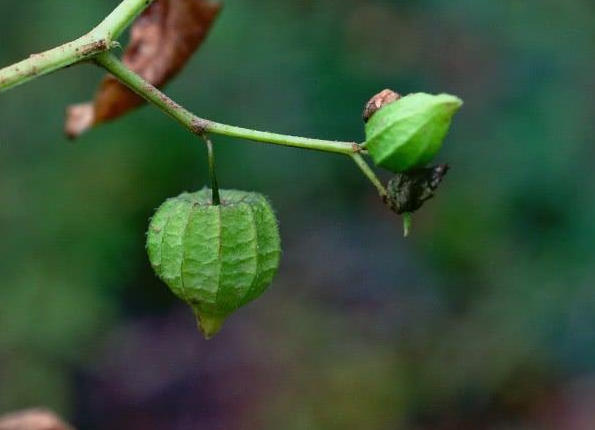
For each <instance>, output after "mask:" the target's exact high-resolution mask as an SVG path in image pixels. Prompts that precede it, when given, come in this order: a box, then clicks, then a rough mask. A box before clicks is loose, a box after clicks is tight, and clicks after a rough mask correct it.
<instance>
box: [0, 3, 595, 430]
mask: <svg viewBox="0 0 595 430" xmlns="http://www.w3.org/2000/svg"><path fill="white" fill-rule="evenodd" d="M116 3H117V2H116V0H109V1H108V0H102V1H100V0H88V1H78V2H73V1H71V0H36V1H20V2H13V1H8V0H0V65H8V64H10V63H11V62H14V61H17V60H19V59H21V57H24V56H26V55H28V54H29V53H31V52H36V51H39V50H43V49H46V48H49V47H51V46H54V45H56V44H59V43H62V42H64V41H66V40H68V39H71V38H74V37H76V36H78V35H79V34H82V33H83V32H85V31H86V30H88V29H89V28H90V27H91V26H92V25H94V24H95V23H96V22H98V21H99V19H100V18H101V17H102V16H104V15H105V14H107V13H108V12H109V11H110V10H111V8H112V7H113V6H115V4H116ZM594 18H595V3H593V2H592V0H541V1H521V0H499V1H490V0H461V1H439V0H433V1H432V0H417V1H413V0H409V1H388V0H386V1H382V0H372V1H356V0H317V1H314V0H300V1H296V0H294V1H290V0H258V1H257V0H237V1H232V0H229V1H227V3H226V10H225V12H224V13H223V15H222V16H221V18H220V20H219V21H218V22H217V24H216V26H215V28H214V31H213V32H212V34H211V36H210V38H209V40H208V42H207V43H206V44H205V45H204V47H203V48H202V50H201V51H200V53H199V55H197V56H196V57H195V58H194V59H193V61H192V62H191V64H190V65H189V67H187V68H186V69H185V70H184V72H183V74H182V75H181V76H179V78H178V79H177V80H176V82H175V83H173V84H172V85H170V87H169V88H168V93H169V94H171V95H172V96H173V97H174V98H175V99H177V100H178V101H180V102H181V103H183V104H184V105H186V106H188V107H189V108H190V109H191V110H193V111H195V112H197V113H200V114H202V115H204V116H206V117H208V118H212V119H216V120H219V121H223V122H228V123H233V124H237V125H243V126H249V127H254V128H261V129H267V130H271V131H279V132H287V133H293V134H302V135H308V136H320V137H328V138H334V139H345V140H361V139H362V138H363V127H362V124H361V120H360V114H361V109H362V106H363V104H364V102H365V101H366V100H367V99H368V98H369V97H370V96H371V95H372V94H374V93H375V92H377V91H378V90H380V89H382V88H384V87H392V88H394V89H397V90H399V91H400V92H402V93H408V92H416V91H427V92H442V91H447V92H451V93H454V94H457V95H459V96H461V97H462V98H463V99H464V100H465V102H466V104H465V106H464V109H463V110H462V111H461V113H460V114H459V115H458V116H457V117H456V120H455V123H454V127H453V129H452V132H451V134H450V135H449V138H448V140H447V142H446V144H445V147H444V150H443V152H442V153H441V154H440V156H439V161H448V162H449V163H451V165H452V168H453V169H452V173H451V174H450V175H449V177H448V178H447V180H446V181H445V185H444V186H443V188H442V189H441V190H440V194H439V196H438V197H437V198H436V199H435V200H433V201H432V202H430V204H428V205H427V206H426V207H425V208H424V209H423V210H422V211H421V213H420V214H419V216H417V217H416V220H415V222H416V223H415V232H414V234H413V236H412V237H411V238H410V239H408V240H404V239H403V238H402V235H401V226H400V221H399V219H398V218H397V217H395V216H393V215H392V214H391V213H389V212H388V210H386V209H385V208H384V207H383V206H382V205H381V204H380V203H379V201H378V200H377V198H376V196H375V191H374V189H373V188H372V187H371V185H370V184H369V183H368V182H367V181H366V179H365V178H364V177H363V176H362V175H360V174H359V173H358V171H357V170H356V168H355V166H353V165H352V163H350V161H349V160H348V159H343V158H341V157H339V156H334V155H327V154H318V153H310V152H307V151H301V150H292V149H287V148H277V147H271V146H266V145H259V144H252V143H249V142H246V141H239V140H233V139H224V138H215V142H216V143H217V149H218V155H219V172H220V181H221V182H222V184H223V185H224V186H225V187H227V188H241V189H248V190H257V191H260V192H262V193H265V194H267V195H268V196H270V198H271V199H272V201H273V202H274V206H275V208H276V210H277V212H278V216H279V219H280V221H281V226H282V237H283V242H284V255H283V260H282V267H281V271H280V273H279V276H278V277H277V278H276V280H275V283H274V285H273V286H272V287H271V289H270V290H269V291H268V292H267V293H266V294H265V296H264V297H263V298H262V299H260V300H258V301H257V302H255V303H253V304H251V305H249V306H247V307H246V308H244V309H242V310H241V311H239V312H237V313H236V314H234V315H233V316H232V317H231V318H230V320H229V321H228V323H227V325H226V326H225V328H224V330H223V331H222V332H221V334H220V335H218V336H217V337H216V338H215V339H214V340H212V341H209V342H207V341H204V340H202V339H201V337H200V336H199V334H198V333H197V332H196V329H195V326H194V321H193V317H192V315H191V312H190V310H189V309H187V308H186V307H185V305H184V304H183V303H181V302H179V301H177V300H176V299H175V298H174V297H173V296H172V294H171V293H169V291H168V290H167V289H166V288H165V286H164V285H162V284H161V283H160V282H159V281H158V280H157V279H155V277H154V276H153V274H152V272H151V270H150V267H149V264H148V262H147V258H146V255H145V250H144V232H145V229H146V225H147V220H148V218H149V217H150V216H151V214H152V212H153V210H154V208H155V207H157V206H158V205H159V204H160V203H161V202H162V201H163V200H164V199H165V198H167V197H170V196H174V195H177V194H178V193H180V192H181V191H183V190H196V189H198V188H200V187H202V186H203V184H204V183H205V181H206V178H207V175H206V161H205V151H204V148H203V146H202V145H201V143H200V142H198V141H197V140H196V139H195V138H193V136H192V135H191V134H189V133H188V132H187V131H185V130H183V129H181V128H180V127H179V126H178V125H177V124H175V123H173V122H172V121H171V120H169V119H168V118H167V117H165V116H163V115H162V114H161V113H160V112H159V111H157V110H156V109H154V108H144V109H142V110H140V111H137V112H135V113H134V114H132V115H130V116H128V117H126V118H125V119H123V120H121V121H119V122H117V123H114V124H110V125H108V126H104V127H101V128H99V129H97V130H94V131H93V132H91V133H89V134H88V135H85V136H84V137H83V138H81V139H80V141H78V142H77V143H74V144H73V143H71V142H68V141H67V140H65V139H64V138H63V137H62V132H61V130H62V121H63V111H64V108H65V107H66V106H67V105H68V104H70V103H72V102H78V101H81V100H84V99H85V98H88V97H90V96H91V94H92V92H93V91H94V88H95V86H96V83H97V82H98V80H99V79H100V77H101V72H100V71H99V70H96V69H94V68H93V67H92V66H90V65H89V66H83V67H75V68H71V69H69V70H66V71H63V72H61V73H59V74H55V75H52V76H49V77H45V78H43V79H39V80H37V81H35V82H32V83H30V84H28V85H25V86H22V87H19V88H17V89H15V90H13V91H10V92H8V93H6V94H2V96H1V97H0V413H2V412H6V411H10V410H14V409H18V408H22V407H27V406H32V405H46V406H49V407H52V408H54V409H55V410H57V411H58V412H60V413H61V414H64V415H65V416H66V417H67V418H68V419H69V420H71V421H72V422H74V423H75V424H76V425H77V426H78V427H79V428H81V429H86V430H96V429H97V430H99V429H102V430H105V429H110V430H120V429H122V430H133V429H134V430H136V429H138V430H153V429H155V430H163V429H168V430H187V429H188V430H190V429H193V430H194V429H205V430H214V429H226V430H227V429H235V430H252V429H254V430H256V429H258V430H277V429H285V430H327V429H328V430H331V429H332V430H369V429H374V430H389V429H405V430H451V429H452V430H454V429H457V430H459V429H474V430H476V429H490V430H513V429H527V430H548V429H566V430H591V429H593V428H595V273H594V270H593V267H594V263H595V197H594V196H595V174H594V173H593V172H594V171H595V149H594V148H595V145H594V139H593V134H594V131H595V130H594V126H593V118H594V117H595V102H594V99H593V91H594V89H595V78H594V76H595V60H594V58H595V56H594V54H595V45H594V42H595V24H594V22H595V20H594Z"/></svg>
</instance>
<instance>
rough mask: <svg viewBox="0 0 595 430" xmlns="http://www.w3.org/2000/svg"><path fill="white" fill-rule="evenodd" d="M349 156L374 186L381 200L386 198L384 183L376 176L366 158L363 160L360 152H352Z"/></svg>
mask: <svg viewBox="0 0 595 430" xmlns="http://www.w3.org/2000/svg"><path fill="white" fill-rule="evenodd" d="M351 158H352V159H353V161H355V164H357V166H358V167H359V168H360V170H361V171H362V172H363V173H364V175H366V177H367V178H368V179H369V180H370V182H372V184H373V185H374V186H375V187H376V189H377V190H378V194H379V195H380V197H381V198H382V200H386V196H387V195H388V192H387V191H386V188H385V187H384V185H382V182H380V179H378V176H376V173H374V171H373V170H372V169H371V168H370V166H369V165H368V163H366V160H364V158H363V157H362V156H361V155H360V154H352V155H351Z"/></svg>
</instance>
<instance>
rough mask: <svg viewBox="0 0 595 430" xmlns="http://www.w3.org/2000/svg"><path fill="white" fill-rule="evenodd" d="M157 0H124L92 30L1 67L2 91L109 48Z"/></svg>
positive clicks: (0, 85)
mask: <svg viewBox="0 0 595 430" xmlns="http://www.w3.org/2000/svg"><path fill="white" fill-rule="evenodd" d="M152 1H153V0H124V1H122V3H120V5H119V6H118V7H117V8H116V9H114V11H113V12H112V13H110V14H109V15H108V16H107V17H106V18H105V19H104V20H103V22H101V24H99V25H98V26H97V27H95V28H94V29H93V30H91V32H90V33H88V34H86V35H84V36H82V37H79V38H78V39H76V40H73V41H72V42H68V43H65V44H64V45H62V46H58V47H57V48H53V49H50V50H49V51H45V52H41V53H39V54H33V55H30V56H29V58H27V59H25V60H23V61H21V62H19V63H16V64H13V65H12V66H8V67H5V68H3V69H0V93H1V92H3V91H6V90H9V89H11V88H14V87H16V86H17V85H20V84H23V83H25V82H28V81H30V80H32V79H35V78H37V77H40V76H43V75H46V74H48V73H51V72H54V71H56V70H59V69H63V68H64V67H68V66H71V65H73V64H76V63H80V62H82V61H85V60H87V59H89V58H92V57H94V56H95V55H97V54H98V53H100V52H105V51H109V50H110V49H111V48H112V46H113V44H114V41H115V40H116V39H117V38H118V37H119V36H120V34H121V33H122V32H123V31H124V30H125V29H126V27H128V26H129V25H130V23H131V22H132V21H133V20H134V18H136V17H137V16H138V14H140V13H141V12H142V11H143V9H144V8H145V7H147V6H148V5H149V4H151V2H152Z"/></svg>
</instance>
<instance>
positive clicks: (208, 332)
mask: <svg viewBox="0 0 595 430" xmlns="http://www.w3.org/2000/svg"><path fill="white" fill-rule="evenodd" d="M195 315H196V322H197V324H198V329H199V330H200V331H201V332H202V334H203V335H204V337H205V339H207V340H209V339H211V338H212V337H213V336H215V335H216V334H217V333H219V330H221V327H222V326H223V323H224V322H225V317H221V316H214V315H205V314H202V315H201V314H199V313H198V312H195Z"/></svg>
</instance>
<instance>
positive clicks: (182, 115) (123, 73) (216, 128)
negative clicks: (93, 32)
mask: <svg viewBox="0 0 595 430" xmlns="http://www.w3.org/2000/svg"><path fill="white" fill-rule="evenodd" d="M95 60H96V62H97V63H98V64H99V65H100V66H102V67H103V68H104V69H106V70H107V71H108V72H109V73H111V74H112V75H114V76H115V77H116V78H117V79H118V80H120V81H121V82H122V83H123V84H124V85H126V86H127V87H129V88H130V89H131V90H133V91H134V92H136V93H137V94H138V95H139V96H141V97H143V98H144V99H145V100H147V101H149V102H151V103H153V104H154V105H155V106H157V107H158V108H159V109H161V110H162V111H163V112H165V113H166V114H167V115H169V116H170V117H172V118H173V119H175V120H176V121H177V122H179V123H180V124H182V125H183V126H184V127H186V128H187V129H188V130H190V131H192V132H193V133H195V134H197V135H199V136H202V135H203V134H204V133H214V134H220V135H224V136H231V137H238V138H241V139H247V140H253V141H257V142H264V143H271V144H274V145H283V146H292V147H296V148H304V149H312V150H317V151H324V152H334V153H337V154H343V155H353V154H357V153H359V152H360V151H361V148H360V146H359V145H358V144H356V143H354V142H337V141H332V140H322V139H311V138H307V137H298V136H289V135H285V134H277V133H269V132H266V131H258V130H251V129H248V128H243V127H236V126H233V125H227V124H221V123H217V122H214V121H209V120H206V119H203V118H200V117H198V116H196V115H194V114H193V113H191V112H190V111H188V110H187V109H185V108H184V107H182V106H180V105H179V104H178V103H176V102H175V101H173V100H172V99H170V98H169V97H168V96H167V95H165V94H164V93H162V92H161V91H159V89H157V88H155V87H154V86H153V85H151V84H150V83H148V82H147V81H145V80H144V79H143V78H142V77H140V76H139V75H138V74H136V73H134V72H133V71H132V70H130V69H129V68H128V67H126V65H124V64H123V63H122V62H121V61H120V60H119V59H118V58H117V57H116V56H115V55H113V54H111V53H109V52H104V53H102V54H99V55H98V56H97V57H96V58H95Z"/></svg>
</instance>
